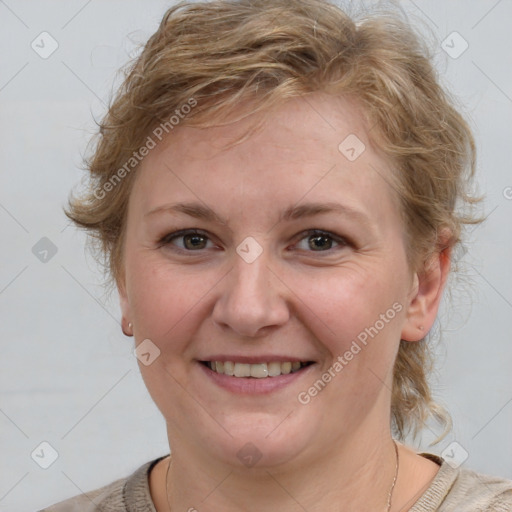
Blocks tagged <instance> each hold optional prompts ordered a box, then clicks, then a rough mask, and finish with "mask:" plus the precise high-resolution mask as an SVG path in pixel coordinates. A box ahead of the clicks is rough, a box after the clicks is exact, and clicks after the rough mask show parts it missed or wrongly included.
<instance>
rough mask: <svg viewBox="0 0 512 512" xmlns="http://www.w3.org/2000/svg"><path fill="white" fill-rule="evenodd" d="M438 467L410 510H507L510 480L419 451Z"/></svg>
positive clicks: (511, 497)
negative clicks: (453, 464)
mask: <svg viewBox="0 0 512 512" xmlns="http://www.w3.org/2000/svg"><path fill="white" fill-rule="evenodd" d="M421 455H423V456H424V457H427V458H429V459H431V460H433V461H435V462H437V463H438V464H439V465H440V466H441V467H440V469H439V471H438V473H437V475H436V476H435V478H434V479H433V480H432V482H431V484H430V486H429V487H428V489H427V490H426V491H425V493H424V494H423V495H422V496H421V498H420V499H419V500H418V501H417V502H416V503H415V504H414V506H413V507H412V508H411V509H410V512H427V511H428V512H434V511H435V512H458V511H461V510H464V512H510V511H511V510H512V480H507V479H505V478H500V477H495V476H491V475H485V474H482V473H477V472H476V471H472V470H470V469H462V468H454V467H451V466H450V465H449V463H448V462H447V461H446V460H445V459H443V458H441V457H439V456H437V455H433V454H428V453H423V454H421Z"/></svg>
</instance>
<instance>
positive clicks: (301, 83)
mask: <svg viewBox="0 0 512 512" xmlns="http://www.w3.org/2000/svg"><path fill="white" fill-rule="evenodd" d="M431 60H432V57H431V55H430V53H429V50H428V48H427V47H426V45H425V43H423V41H422V39H421V38H419V37H418V36H416V35H415V32H414V31H413V30H412V29H411V27H410V24H409V23H408V22H407V20H405V19H404V17H403V15H402V14H400V13H397V12H393V10H391V11H389V10H388V11H386V12H378V13H376V14H369V15H368V14H366V15H365V16H363V17H360V18H359V19H357V20H356V19H354V18H352V17H350V16H349V15H347V14H346V13H345V12H343V11H342V10H341V9H340V8H339V7H338V6H336V5H334V4H331V3H329V2H327V1H322V0H240V1H235V0H214V1H211V2H194V3H187V2H181V3H179V4H177V5H175V6H173V7H171V8H170V9H169V10H168V11H167V12H166V13H165V15H164V16H163V19H162V21H161V23H160V26H159V28H158V30H157V31H156V32H155V33H154V34H153V35H152V36H151V37H150V38H149V40H148V41H147V43H146V44H145V46H144V47H143V49H142V51H141V52H140V54H139V55H138V56H137V57H135V58H134V59H133V60H132V61H131V62H130V63H129V64H128V66H127V67H126V68H125V71H124V73H125V74H124V82H123V83H122V85H121V87H120V88H119V89H118V91H117V93H116V95H115V97H114V98H113V99H112V100H111V103H110V107H109V109H108V112H107V113H106V115H105V117H104V118H103V120H102V121H101V122H100V123H99V131H98V133H97V134H96V136H95V138H93V139H92V140H91V142H94V143H95V144H94V148H93V151H92V154H91V155H90V156H89V157H88V158H86V159H85V168H86V169H87V171H88V172H87V183H86V186H85V189H84V190H82V191H81V192H80V193H79V194H76V195H74V193H72V194H70V197H69V201H68V205H67V208H65V213H66V215H67V216H68V217H69V218H70V219H71V220H72V221H73V222H74V223H75V224H76V225H77V226H79V227H81V228H85V229H86V230H87V232H88V233H89V235H90V237H89V242H90V243H91V246H92V247H93V248H94V249H95V250H96V256H97V257H98V261H99V263H100V264H103V266H104V270H105V273H106V274H107V276H108V279H107V284H109V285H111V286H112V285H113V284H114V283H115V284H117V285H119V283H121V282H123V280H124V268H123V245H124V244H123V240H124V233H125V228H126V214H127V205H128V198H129V196H130V191H131V187H132V184H133V180H134V176H135V175H136V169H137V165H136V164H134V166H133V170H131V169H130V168H127V167H126V162H128V161H130V159H131V158H133V155H134V154H135V153H136V152H138V151H139V150H140V148H141V147H143V146H144V144H145V143H146V141H147V137H148V135H149V134H151V133H153V131H154V130H155V128H156V127H158V126H161V125H162V123H167V126H168V129H169V131H170V129H172V127H171V126H170V125H169V119H171V116H173V115H178V114H181V115H180V121H179V122H180V126H181V125H185V124H187V125H195V126H202V127H206V126H213V125H215V124H221V123H222V122H223V121H224V120H226V119H231V120H232V119H233V116H238V117H240V116H242V117H243V116H244V115H249V114H250V113H253V112H256V111H263V110H265V109H269V108H270V107H271V106H272V105H274V104H277V103H281V102H283V101H284V100H286V99H288V98H293V97H299V96H304V95H307V94H308V93H313V92H317V91H322V92H326V93H330V94H334V95H340V96H344V97H351V98H353V99H355V100H356V101H357V102H358V104H359V105H360V106H361V107H362V111H363V113H364V116H365V117H366V120H367V122H368V126H370V127H371V128H370V130H369V132H370V133H369V137H370V140H371V141H372V143H373V144H374V145H375V146H377V147H378V148H380V149H381V150H382V151H383V152H384V154H385V155H386V156H387V157H388V158H389V160H390V161H391V162H392V164H393V168H394V169H395V174H396V176H395V178H396V179H395V182H394V183H393V186H394V187H395V189H396V190H397V192H398V194H399V197H400V204H401V210H402V215H403V219H404V226H405V235H406V240H407V244H406V248H407V256H408V262H409V264H410V268H411V270H414V271H418V272H421V270H422V268H423V266H424V265H425V262H426V261H427V258H428V255H430V254H432V252H435V251H439V250H443V249H444V248H446V247H451V248H454V247H455V246H456V245H457V244H459V243H460V242H461V236H460V235H461V231H462V228H463V225H464V224H473V223H477V222H479V221H480V220H478V219H476V218H475V217H473V216H471V215H470V214H469V213H468V212H469V210H470V208H469V206H471V205H472V204H474V203H476V201H477V200H478V199H477V198H475V197H473V196H472V195H471V194H470V192H469V187H470V184H471V181H472V178H473V175H474V172H475V144H474V140H473V136H472V134H471V130H470V128H469V127H468V124H467V123H466V122H465V120H464V119H463V117H462V116H461V115H460V114H459V113H458V112H457V110H456V109H455V108H454V102H453V100H452V99H450V97H449V96H448V94H447V93H446V92H445V91H444V89H443V88H442V86H441V85H440V83H439V80H438V79H437V76H436V72H435V70H434V68H433V65H432V63H431ZM192 100H193V102H194V103H193V104H194V108H193V109H190V108H189V109H187V110H186V111H185V110H184V109H183V105H187V104H189V105H190V104H192ZM248 100H250V101H248ZM244 105H245V106H247V105H250V106H251V108H250V109H247V108H245V109H244ZM183 112H187V113H186V115H183ZM241 112H242V113H241ZM123 166H124V169H125V172H120V170H121V169H122V168H123ZM116 176H117V178H116ZM120 177H122V179H120ZM109 184H110V185H109ZM107 190H108V194H107V193H105V191H107ZM98 191H101V193H99V192H98ZM463 211H464V212H465V213H462V212H463ZM443 228H448V229H449V232H450V233H451V238H450V239H449V240H443V241H441V240H440V238H439V236H438V233H440V231H441V230H442V229H443ZM431 352H432V349H431V347H430V344H429V340H428V339H427V338H424V339H422V340H421V341H418V342H406V341H404V340H401V341H400V347H399V351H398V355H397V358H396V362H395V366H394V375H393V388H392V403H391V419H392V429H393V433H394V435H395V436H396V437H398V438H399V439H404V437H405V436H406V435H407V434H408V433H410V432H413V433H414V435H416V434H417V433H418V432H419V431H420V430H421V429H422V428H423V427H424V425H425V423H426V421H427V420H428V419H429V417H434V418H435V419H436V420H438V422H440V423H441V424H443V425H444V433H443V435H441V436H440V438H438V440H437V441H436V442H438V441H439V439H442V438H443V437H444V435H446V433H447V431H448V429H449V427H450V426H451V420H450V417H449V415H448V413H447V412H446V410H445V409H444V408H443V407H441V406H439V405H438V404H436V403H435V402H434V400H433V398H432V395H431V391H430V388H429V384H428V381H427V376H428V374H429V372H430V371H431V368H432V361H433V358H432V355H431Z"/></svg>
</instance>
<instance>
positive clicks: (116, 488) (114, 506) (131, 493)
mask: <svg viewBox="0 0 512 512" xmlns="http://www.w3.org/2000/svg"><path fill="white" fill-rule="evenodd" d="M162 458H164V457H159V458H158V459H155V460H152V461H149V462H146V463H145V464H143V465H142V466H140V467H139V468H138V469H137V470H136V471H135V472H134V473H132V474H131V475H130V476H128V477H126V478H120V479H118V480H115V481H114V482H111V483H109V484H107V485H105V486H103V487H100V488H98V489H94V490H92V491H87V492H84V493H82V494H79V495H76V496H73V497H71V498H68V499H66V500H64V501H60V502H59V503H56V504H54V505H50V506H49V507H46V508H44V509H42V510H40V511H39V512H114V511H115V512H123V511H127V510H128V506H129V505H142V506H143V507H144V508H141V509H140V510H154V507H153V502H152V501H151V494H150V492H149V483H148V476H149V472H150V471H151V468H152V467H153V466H154V465H155V464H156V463H157V462H158V461H159V460H161V459H162ZM152 507H153V508H152ZM130 510H131V508H130ZM137 510H138V509H137Z"/></svg>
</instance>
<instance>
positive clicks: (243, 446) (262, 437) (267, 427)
mask: <svg viewBox="0 0 512 512" xmlns="http://www.w3.org/2000/svg"><path fill="white" fill-rule="evenodd" d="M290 412H291V411H290ZM294 416H296V413H295V412H292V414H290V415H289V416H288V417H287V415H286V414H285V413H283V414H281V415H279V416H275V415H264V414H261V413H255V414H247V413H245V414H244V417H243V418H240V417H238V418H237V419H236V418H233V419H232V421H229V417H225V418H224V425H225V426H226V430H227V431H228V432H229V433H230V434H231V435H232V436H233V437H229V436H223V439H222V440H219V442H218V443H214V444H213V446H214V447H215V451H216V453H214V454H212V456H214V457H216V458H219V460H222V461H223V462H224V463H226V464H230V465H233V466H235V467H238V468H248V469H258V468H259V469H263V468H267V469H269V468H276V467H278V466H283V465H286V464H287V463H289V462H291V461H292V460H293V459H295V458H296V457H297V456H299V455H300V454H301V453H303V452H304V451H306V449H307V448H308V446H311V443H312V440H313V437H314V434H315V431H316V432H318V429H317V428H316V426H315V425H313V424H312V423H313V422H311V421H308V422H307V423H304V422H302V421H299V419H298V418H294ZM211 448H212V445H211V444H210V446H209V449H211Z"/></svg>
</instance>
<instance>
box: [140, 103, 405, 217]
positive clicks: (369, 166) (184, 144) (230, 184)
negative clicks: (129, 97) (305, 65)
mask: <svg viewBox="0 0 512 512" xmlns="http://www.w3.org/2000/svg"><path fill="white" fill-rule="evenodd" d="M257 122H261V123H262V124H261V125H260V127H259V129H258V130H257V131H256V132H255V133H253V134H251V135H250V136H249V137H248V138H247V139H246V140H244V141H243V142H241V143H239V144H235V145H232V146H231V147H230V146H229V145H230V144H232V143H234V142H235V141H236V140H237V139H239V138H240V136H241V135H243V134H244V133H245V132H246V131H247V130H248V129H250V128H251V127H252V126H254V124H255V123H257ZM389 175H390V170H389V166H388V164H387V162H386V161H385V159H384V158H383V157H382V156H381V155H380V154H379V153H378V151H377V150H376V149H375V148H374V147H373V146H372V144H371V143H370V140H369V137H368V128H367V126H366V122H365V119H364V117H363V115H362V112H361V110H360V109H359V108H358V105H357V104H355V103H354V102H351V101H349V100H347V99H344V98H340V97H333V96H328V95H325V94H315V95H310V96H308V97H302V98H295V99H293V100H289V101H287V102H285V103H284V104H283V105H280V106H278V107H276V108H273V109H272V110H270V111H266V112H263V113H260V114H256V115H252V116H248V117H246V118H245V119H243V120H241V121H236V122H234V123H231V124H226V125H224V126H215V127H209V128H197V127H192V126H186V125H184V126H178V127H177V128H175V129H174V130H173V131H172V132H170V133H169V134H168V135H167V136H166V137H165V138H164V139H163V140H162V142H161V143H159V144H158V145H157V147H156V148H155V149H153V150H152V151H151V152H150V154H149V155H148V156H147V157H146V158H145V159H144V160H143V162H142V164H141V166H140V168H139V169H138V171H137V180H136V184H137V186H136V187H135V188H134V191H133V194H134V195H135V196H136V197H135V198H134V199H135V201H136V202H137V203H138V205H139V207H140V208H141V209H142V210H144V211H148V210H150V209H152V208H154V207H156V206H158V205H160V204H163V203H168V202H169V201H172V200H178V199H179V200H182V199H190V200H192V199H194V200H197V199H199V200H201V201H204V202H205V203H206V204H209V205H212V204H213V203H215V202H217V201H220V205H216V207H217V206H219V207H220V208H222V209H223V210H224V211H227V210H228V209H229V206H230V203H231V204H233V205H234V204H235V202H236V201H235V198H236V197H239V196H240V195H242V196H243V201H244V208H246V209H249V208H251V207H252V206H254V207H255V208H256V209H258V205H260V207H263V206H265V208H267V209H268V208H274V209H275V208H280V207H281V206H284V207H287V206H289V204H288V203H290V201H291V202H295V203H296V202H298V201H300V200H301V198H302V197H306V196H307V197H308V199H314V200H324V201H325V200H333V199H340V200H343V202H344V203H345V204H348V205H349V206H350V205H353V206H355V205H356V204H358V205H359V206H366V207H367V206H368V203H369V201H368V199H369V198H372V197H375V196H376V195H378V196H379V203H378V204H374V205H373V210H374V212H375V215H377V216H378V215H384V214H385V213H386V212H384V211H383V210H384V209H385V207H386V206H387V207H388V208H389V207H390V206H391V203H393V204H394V206H395V207H396V206H397V205H396V201H395V198H394V197H393V196H394V194H393V190H392V188H391V187H390V184H389V183H390V179H389ZM137 182H138V183H137ZM227 197H231V198H232V201H229V202H226V198H227ZM379 206H381V207H382V208H379ZM239 207H240V205H238V208H239Z"/></svg>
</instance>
